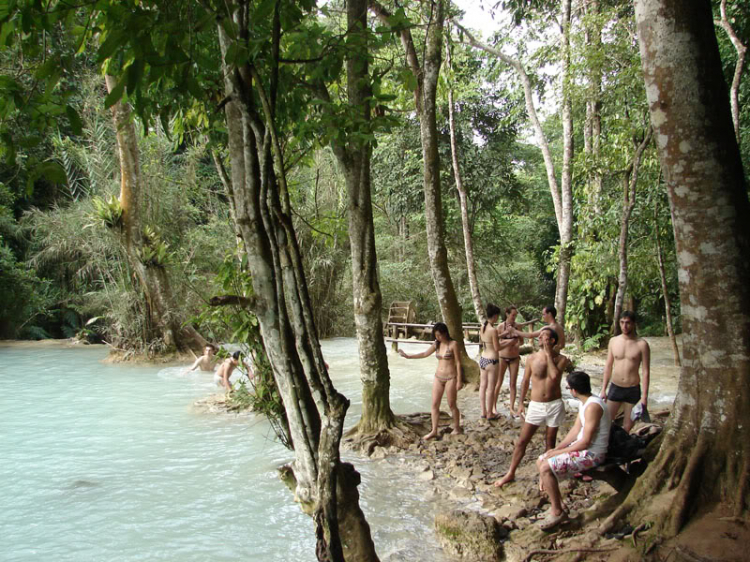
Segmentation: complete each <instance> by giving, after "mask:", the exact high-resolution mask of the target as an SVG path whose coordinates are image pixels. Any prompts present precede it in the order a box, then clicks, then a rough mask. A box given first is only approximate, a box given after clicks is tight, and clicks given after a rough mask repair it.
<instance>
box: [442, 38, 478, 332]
mask: <svg viewBox="0 0 750 562" xmlns="http://www.w3.org/2000/svg"><path fill="white" fill-rule="evenodd" d="M445 55H446V62H447V63H448V68H449V69H450V68H452V65H451V50H450V45H449V44H448V43H447V42H446V47H445ZM454 114H455V104H454V101H453V88H452V87H451V86H449V87H448V127H449V129H450V138H451V161H452V163H453V178H454V179H455V180H456V190H458V201H459V204H460V206H461V226H462V228H463V232H464V249H465V250H466V270H467V272H468V274H469V288H470V289H471V301H472V302H473V303H474V312H475V313H476V315H477V320H478V321H479V322H484V321H485V318H486V315H485V310H484V305H482V296H481V294H480V293H479V282H478V281H477V268H476V266H475V264H474V244H473V243H472V241H471V238H472V237H471V225H470V223H469V196H468V194H467V193H466V188H465V187H464V181H463V178H462V177H461V166H460V164H459V162H458V143H457V142H456V119H455V115H454Z"/></svg>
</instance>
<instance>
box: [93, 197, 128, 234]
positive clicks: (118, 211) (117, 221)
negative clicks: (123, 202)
mask: <svg viewBox="0 0 750 562" xmlns="http://www.w3.org/2000/svg"><path fill="white" fill-rule="evenodd" d="M91 203H92V204H93V205H94V218H96V219H97V220H98V221H100V222H101V223H102V224H103V225H104V226H106V227H107V228H118V227H121V226H122V206H120V200H119V199H118V198H117V197H116V196H114V195H110V196H109V198H108V199H106V200H105V199H102V198H101V197H94V198H93V199H92V200H91Z"/></svg>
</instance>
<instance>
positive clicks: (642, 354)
mask: <svg viewBox="0 0 750 562" xmlns="http://www.w3.org/2000/svg"><path fill="white" fill-rule="evenodd" d="M620 330H621V331H622V333H621V334H620V335H619V336H616V337H614V338H612V339H611V340H609V351H608V352H607V364H606V365H605V366H604V383H603V384H602V393H601V398H602V400H606V401H607V408H608V409H609V415H610V418H611V419H612V420H613V421H614V419H615V416H617V413H618V412H619V411H620V406H622V407H623V414H624V416H625V421H624V423H623V427H624V428H625V430H626V431H630V430H631V429H632V428H633V420H631V419H630V412H631V411H632V410H633V406H635V405H636V404H637V403H638V402H639V401H640V402H641V404H643V407H644V408H645V407H646V404H647V403H648V386H649V382H650V378H651V348H650V347H649V346H648V343H647V342H646V340H644V339H643V338H640V337H638V334H637V333H636V326H635V314H634V313H633V312H630V311H629V310H626V311H625V312H623V313H622V314H621V315H620ZM639 369H641V372H642V374H643V387H642V388H641V377H640V376H639V375H638V370H639ZM610 379H611V382H610ZM607 384H609V393H607Z"/></svg>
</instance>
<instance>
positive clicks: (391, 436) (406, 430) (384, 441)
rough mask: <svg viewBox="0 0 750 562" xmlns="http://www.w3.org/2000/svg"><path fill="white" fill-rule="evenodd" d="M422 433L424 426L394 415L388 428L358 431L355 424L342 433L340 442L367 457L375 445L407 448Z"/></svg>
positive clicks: (409, 417) (409, 418) (357, 426)
mask: <svg viewBox="0 0 750 562" xmlns="http://www.w3.org/2000/svg"><path fill="white" fill-rule="evenodd" d="M422 433H424V426H423V425H422V424H421V423H419V422H417V421H414V420H412V419H411V416H408V417H399V416H397V417H396V420H395V423H394V425H393V426H391V427H389V428H383V429H379V430H378V431H375V432H372V431H360V429H359V425H355V426H354V427H353V428H351V429H350V430H348V431H347V432H346V433H345V434H344V439H343V440H342V444H343V445H344V447H346V448H347V449H349V450H353V451H358V452H360V453H361V454H364V455H367V456H368V457H369V456H370V455H372V454H373V452H374V451H375V448H376V447H396V448H398V449H407V448H408V447H409V445H411V444H412V443H416V442H417V441H419V439H420V436H421V434H422Z"/></svg>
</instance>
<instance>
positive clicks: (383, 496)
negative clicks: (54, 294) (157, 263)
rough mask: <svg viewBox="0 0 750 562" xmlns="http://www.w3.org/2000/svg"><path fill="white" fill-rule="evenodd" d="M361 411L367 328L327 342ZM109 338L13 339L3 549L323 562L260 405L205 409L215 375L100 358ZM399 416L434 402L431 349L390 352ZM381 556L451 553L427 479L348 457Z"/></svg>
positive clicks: (286, 456) (334, 366) (3, 432)
mask: <svg viewBox="0 0 750 562" xmlns="http://www.w3.org/2000/svg"><path fill="white" fill-rule="evenodd" d="M323 348H324V353H325V355H326V360H327V361H328V363H329V364H330V366H331V375H332V378H333V379H334V383H335V384H336V386H337V387H338V388H339V389H340V390H341V391H342V392H344V393H345V394H346V395H347V396H349V397H350V398H351V400H352V408H351V412H350V416H349V417H348V418H347V425H351V424H352V423H354V422H355V421H356V418H357V417H358V415H359V412H360V411H361V401H360V390H359V388H360V386H359V377H358V358H357V353H356V341H355V340H353V339H349V338H345V339H344V338H342V339H336V340H330V341H326V342H324V343H323ZM106 354H107V351H106V349H104V348H101V347H76V348H68V347H65V346H63V345H56V344H39V345H20V346H3V347H0V412H1V415H0V537H2V538H1V539H0V542H1V543H2V546H0V560H3V561H27V560H35V561H36V560H55V561H59V562H64V561H76V562H78V561H86V560H92V561H99V560H107V561H137V560H149V561H156V560H165V561H166V560H169V561H174V560H181V561H193V560H194V561H222V560H232V561H236V560H254V561H266V560H268V561H271V560H292V559H293V560H299V561H308V560H309V561H313V560H315V555H314V534H313V525H312V522H311V520H310V518H308V517H307V516H305V515H304V514H302V513H301V512H300V510H299V508H298V507H297V505H296V504H294V503H293V501H292V495H291V493H290V492H289V491H288V490H287V489H286V487H285V486H284V485H283V484H282V483H281V481H280V480H279V479H278V477H277V472H276V469H277V467H278V466H280V465H282V464H284V463H286V462H289V461H290V460H292V458H293V457H292V454H291V453H290V452H289V451H287V450H286V449H284V448H283V447H282V446H280V445H279V444H278V443H276V442H275V441H274V436H273V434H272V432H271V430H270V428H269V425H268V424H267V423H266V422H265V421H264V420H263V419H262V418H259V417H254V416H252V415H250V416H227V415H218V416H217V415H207V414H197V413H196V412H195V411H194V410H193V409H192V408H191V405H192V403H193V402H194V401H195V400H196V399H198V398H201V397H204V396H206V395H208V394H211V393H214V392H216V390H217V389H216V387H215V386H214V384H213V382H212V375H211V374H208V373H198V372H196V373H191V374H187V375H185V374H184V373H183V369H182V368H178V367H168V368H161V367H159V366H154V365H146V366H143V365H140V366H135V365H111V364H106V363H102V360H103V359H104V358H105V357H106ZM391 361H392V363H394V364H393V366H392V378H393V381H392V385H393V392H392V403H393V408H394V410H396V411H398V412H399V413H406V412H413V411H417V410H421V411H426V410H427V409H428V408H429V392H430V380H431V376H432V372H433V370H434V364H433V363H432V362H427V361H426V360H425V361H413V362H406V361H403V360H400V359H399V358H395V360H394V358H391ZM348 460H351V461H352V462H354V463H355V466H356V467H357V469H358V470H359V471H360V472H361V473H362V475H363V484H362V486H361V487H360V492H361V494H362V506H363V509H364V511H365V513H366V515H367V517H368V520H369V522H370V525H371V527H372V531H373V535H374V539H375V544H376V547H377V549H378V553H379V554H380V556H381V559H383V560H440V559H442V555H441V552H440V550H439V548H438V547H437V544H436V542H435V539H434V535H433V532H432V520H433V516H434V513H433V509H434V508H433V507H432V506H431V505H430V504H429V503H428V502H425V501H424V494H425V492H426V486H427V485H426V484H421V483H418V484H415V483H414V481H413V480H412V479H411V478H410V477H409V476H408V475H405V474H402V473H401V472H400V471H398V470H394V465H393V464H392V463H391V462H388V461H365V460H362V459H359V458H349V459H348Z"/></svg>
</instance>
